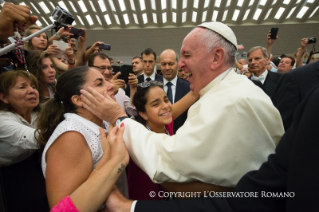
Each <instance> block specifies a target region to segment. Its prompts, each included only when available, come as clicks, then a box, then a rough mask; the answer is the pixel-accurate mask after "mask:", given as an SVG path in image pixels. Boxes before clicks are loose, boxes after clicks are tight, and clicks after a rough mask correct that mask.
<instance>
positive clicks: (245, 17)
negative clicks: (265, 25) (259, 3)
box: [243, 9, 250, 21]
mask: <svg viewBox="0 0 319 212" xmlns="http://www.w3.org/2000/svg"><path fill="white" fill-rule="evenodd" d="M249 12H250V9H248V10H246V12H245V15H244V17H243V21H244V20H246V19H247V17H248V14H249Z"/></svg>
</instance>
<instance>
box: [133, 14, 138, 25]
mask: <svg viewBox="0 0 319 212" xmlns="http://www.w3.org/2000/svg"><path fill="white" fill-rule="evenodd" d="M133 18H134V21H135V23H136V24H138V19H137V16H136V14H133Z"/></svg>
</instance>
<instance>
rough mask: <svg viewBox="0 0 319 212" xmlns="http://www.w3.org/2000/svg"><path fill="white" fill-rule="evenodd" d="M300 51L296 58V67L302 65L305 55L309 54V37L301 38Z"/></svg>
mask: <svg viewBox="0 0 319 212" xmlns="http://www.w3.org/2000/svg"><path fill="white" fill-rule="evenodd" d="M300 45H301V46H300V51H299V53H298V55H297V58H296V68H298V67H300V66H302V64H303V61H304V59H305V55H306V54H307V46H308V38H303V39H301V43H300Z"/></svg>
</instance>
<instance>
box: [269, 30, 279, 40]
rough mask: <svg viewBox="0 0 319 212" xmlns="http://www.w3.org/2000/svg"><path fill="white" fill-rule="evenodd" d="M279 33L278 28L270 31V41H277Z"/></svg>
mask: <svg viewBox="0 0 319 212" xmlns="http://www.w3.org/2000/svg"><path fill="white" fill-rule="evenodd" d="M277 33H278V28H276V27H273V28H271V30H270V34H271V35H270V39H276V38H277Z"/></svg>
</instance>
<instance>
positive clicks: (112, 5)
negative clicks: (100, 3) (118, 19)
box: [109, 0, 116, 12]
mask: <svg viewBox="0 0 319 212" xmlns="http://www.w3.org/2000/svg"><path fill="white" fill-rule="evenodd" d="M109 4H110V7H111V10H113V11H114V12H115V11H116V10H115V7H114V4H113V1H112V0H110V1H109Z"/></svg>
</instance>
